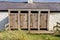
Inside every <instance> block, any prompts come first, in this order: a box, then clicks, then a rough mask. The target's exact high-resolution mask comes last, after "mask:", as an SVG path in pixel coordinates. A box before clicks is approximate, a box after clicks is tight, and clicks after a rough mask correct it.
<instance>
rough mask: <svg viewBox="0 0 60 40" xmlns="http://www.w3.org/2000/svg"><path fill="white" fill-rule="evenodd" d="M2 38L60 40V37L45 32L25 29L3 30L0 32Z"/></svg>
mask: <svg viewBox="0 0 60 40" xmlns="http://www.w3.org/2000/svg"><path fill="white" fill-rule="evenodd" d="M0 40H60V37H59V36H54V35H44V34H27V33H26V32H23V31H3V32H0Z"/></svg>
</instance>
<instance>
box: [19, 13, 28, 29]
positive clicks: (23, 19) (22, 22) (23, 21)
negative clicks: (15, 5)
mask: <svg viewBox="0 0 60 40" xmlns="http://www.w3.org/2000/svg"><path fill="white" fill-rule="evenodd" d="M27 22H28V19H27V13H20V27H21V29H26V28H28V27H27Z"/></svg>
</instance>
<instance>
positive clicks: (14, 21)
mask: <svg viewBox="0 0 60 40" xmlns="http://www.w3.org/2000/svg"><path fill="white" fill-rule="evenodd" d="M10 27H11V29H16V28H18V14H15V13H11V14H10Z"/></svg>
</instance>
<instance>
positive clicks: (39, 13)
mask: <svg viewBox="0 0 60 40" xmlns="http://www.w3.org/2000/svg"><path fill="white" fill-rule="evenodd" d="M39 30H40V10H39V13H38V31H39Z"/></svg>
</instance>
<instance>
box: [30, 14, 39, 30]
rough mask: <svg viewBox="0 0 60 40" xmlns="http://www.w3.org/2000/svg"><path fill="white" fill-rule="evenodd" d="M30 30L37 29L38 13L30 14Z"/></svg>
mask: <svg viewBox="0 0 60 40" xmlns="http://www.w3.org/2000/svg"><path fill="white" fill-rule="evenodd" d="M30 28H31V29H37V28H38V13H31V14H30Z"/></svg>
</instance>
